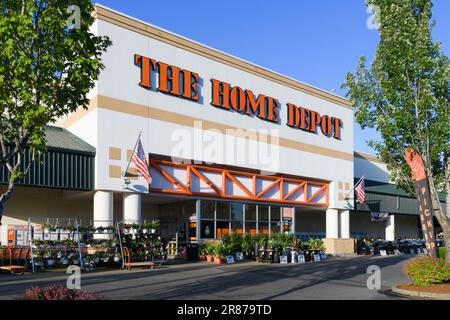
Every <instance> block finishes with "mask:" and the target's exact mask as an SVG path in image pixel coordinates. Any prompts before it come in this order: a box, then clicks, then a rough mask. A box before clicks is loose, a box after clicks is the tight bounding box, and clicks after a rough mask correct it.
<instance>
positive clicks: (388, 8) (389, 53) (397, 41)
mask: <svg viewBox="0 0 450 320" xmlns="http://www.w3.org/2000/svg"><path fill="white" fill-rule="evenodd" d="M366 3H367V5H370V6H373V7H375V8H377V12H378V13H379V17H378V18H379V19H378V21H379V36H380V43H379V45H378V48H377V51H376V55H375V58H374V61H373V62H372V63H371V64H370V65H368V64H367V60H366V58H365V57H362V58H361V60H360V61H359V66H358V68H357V70H356V73H355V74H351V73H349V74H348V75H347V79H346V82H345V84H344V86H343V87H346V88H347V89H348V93H347V97H348V98H350V99H351V100H352V101H354V104H355V109H356V112H355V116H356V121H357V122H358V123H359V124H360V125H361V127H362V128H366V127H369V128H375V129H376V130H377V131H378V132H379V133H380V135H381V141H369V145H370V146H371V147H373V148H374V149H375V150H376V151H377V153H378V155H379V157H380V158H381V159H382V160H383V161H384V162H385V163H386V164H387V167H388V169H389V170H390V173H391V177H392V179H393V180H394V181H395V182H396V183H397V184H399V185H400V186H401V187H402V188H404V189H405V190H407V191H409V192H410V193H411V194H414V191H413V190H414V189H413V181H412V178H411V172H410V168H409V167H408V165H407V162H406V156H405V149H406V148H412V149H414V150H416V151H417V152H418V153H420V154H421V156H422V158H423V161H424V165H425V168H426V173H427V177H428V180H429V186H430V190H431V197H432V208H433V213H434V215H435V217H436V218H437V220H438V221H439V224H440V225H441V227H442V229H443V232H444V238H445V241H446V248H447V261H448V262H450V218H449V217H450V195H449V191H450V112H449V111H450V63H449V59H448V58H447V57H446V56H445V55H444V54H443V52H442V51H441V44H440V43H439V42H436V41H434V40H433V39H432V36H431V30H432V28H433V26H434V24H435V22H434V20H433V19H432V11H431V9H432V2H431V1H430V0H367V1H366ZM439 191H442V192H445V193H446V194H447V198H446V202H447V209H446V211H447V212H445V211H444V209H443V207H442V206H441V203H440V201H439V198H438V192H439Z"/></svg>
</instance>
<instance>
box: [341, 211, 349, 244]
mask: <svg viewBox="0 0 450 320" xmlns="http://www.w3.org/2000/svg"><path fill="white" fill-rule="evenodd" d="M339 218H340V219H339V220H340V227H341V238H344V239H350V211H349V210H341V211H340V212H339Z"/></svg>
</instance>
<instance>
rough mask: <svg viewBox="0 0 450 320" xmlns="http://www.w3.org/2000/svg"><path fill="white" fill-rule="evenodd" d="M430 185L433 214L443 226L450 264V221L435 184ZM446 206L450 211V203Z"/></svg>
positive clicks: (447, 259)
mask: <svg viewBox="0 0 450 320" xmlns="http://www.w3.org/2000/svg"><path fill="white" fill-rule="evenodd" d="M429 181H431V180H429ZM429 185H430V189H431V205H432V209H433V214H434V216H435V217H436V219H437V221H438V222H439V224H440V225H441V228H442V233H443V235H444V242H445V261H446V262H447V263H449V264H450V221H449V219H448V217H447V214H446V212H444V211H443V210H442V207H441V203H440V201H439V195H438V193H437V191H436V189H435V188H434V184H433V183H432V182H430V183H429ZM446 205H447V211H448V206H449V203H447V204H446Z"/></svg>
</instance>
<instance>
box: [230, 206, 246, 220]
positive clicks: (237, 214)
mask: <svg viewBox="0 0 450 320" xmlns="http://www.w3.org/2000/svg"><path fill="white" fill-rule="evenodd" d="M243 219H244V206H243V204H242V203H236V202H234V203H232V204H231V220H232V221H243Z"/></svg>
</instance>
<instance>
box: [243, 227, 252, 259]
mask: <svg viewBox="0 0 450 320" xmlns="http://www.w3.org/2000/svg"><path fill="white" fill-rule="evenodd" d="M254 240H255V239H254V237H253V236H252V235H250V234H248V233H247V234H244V235H243V236H242V251H243V252H244V257H245V258H246V259H249V258H251V257H252V255H253V253H254V248H255V241H254Z"/></svg>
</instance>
